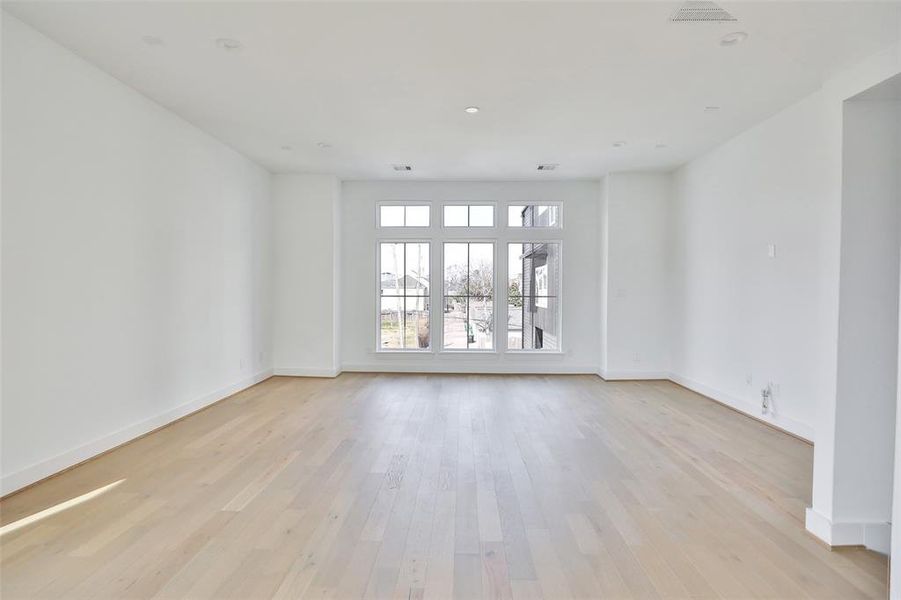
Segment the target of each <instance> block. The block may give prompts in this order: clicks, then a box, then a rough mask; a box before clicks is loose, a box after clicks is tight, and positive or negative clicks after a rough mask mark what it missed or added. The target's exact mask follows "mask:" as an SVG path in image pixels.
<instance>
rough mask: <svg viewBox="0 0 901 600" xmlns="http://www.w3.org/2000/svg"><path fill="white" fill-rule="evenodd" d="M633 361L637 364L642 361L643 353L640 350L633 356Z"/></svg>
mask: <svg viewBox="0 0 901 600" xmlns="http://www.w3.org/2000/svg"><path fill="white" fill-rule="evenodd" d="M632 362H633V363H635V364H636V365H637V364H638V363H640V362H641V355H640V354H639V353H638V352H636V353H635V354H634V355H633V356H632Z"/></svg>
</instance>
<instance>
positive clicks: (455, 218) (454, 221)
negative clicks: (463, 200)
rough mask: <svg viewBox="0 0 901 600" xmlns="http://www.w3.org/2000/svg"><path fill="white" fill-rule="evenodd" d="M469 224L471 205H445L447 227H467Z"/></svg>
mask: <svg viewBox="0 0 901 600" xmlns="http://www.w3.org/2000/svg"><path fill="white" fill-rule="evenodd" d="M468 224H469V207H468V206H466V205H453V204H448V205H446V206H445V207H444V226H445V227H466V226H467V225H468Z"/></svg>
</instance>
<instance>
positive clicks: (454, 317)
mask: <svg viewBox="0 0 901 600" xmlns="http://www.w3.org/2000/svg"><path fill="white" fill-rule="evenodd" d="M467 309H468V307H467V298H466V296H445V297H444V347H445V348H450V349H453V350H465V349H466V348H467V347H468V346H469V341H468V340H469V339H470V338H469V332H468V329H467V327H468V326H467V323H466V315H467V312H468V310H467ZM474 339H475V338H473V340H474Z"/></svg>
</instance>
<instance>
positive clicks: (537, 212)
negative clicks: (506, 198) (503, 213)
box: [507, 204, 561, 227]
mask: <svg viewBox="0 0 901 600" xmlns="http://www.w3.org/2000/svg"><path fill="white" fill-rule="evenodd" d="M507 226H508V227H560V226H561V223H560V205H559V204H511V205H510V206H508V207H507Z"/></svg>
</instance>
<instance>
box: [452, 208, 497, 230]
mask: <svg viewBox="0 0 901 600" xmlns="http://www.w3.org/2000/svg"><path fill="white" fill-rule="evenodd" d="M444 226H445V227H494V205H493V204H445V205H444Z"/></svg>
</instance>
